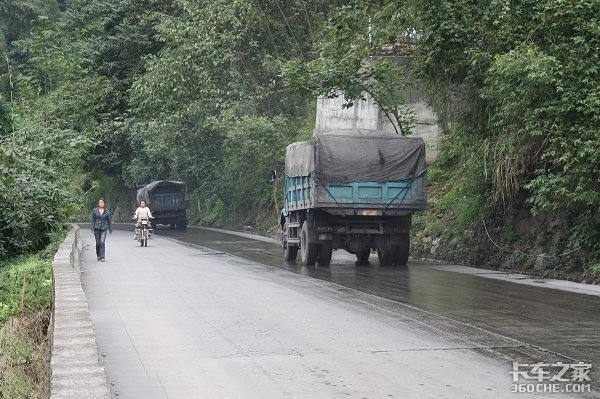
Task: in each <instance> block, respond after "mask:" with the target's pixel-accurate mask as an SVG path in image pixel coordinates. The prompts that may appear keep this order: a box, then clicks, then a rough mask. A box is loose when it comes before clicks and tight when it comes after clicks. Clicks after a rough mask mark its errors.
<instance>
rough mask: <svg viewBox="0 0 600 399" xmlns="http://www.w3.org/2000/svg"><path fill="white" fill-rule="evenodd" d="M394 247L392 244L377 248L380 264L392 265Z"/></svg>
mask: <svg viewBox="0 0 600 399" xmlns="http://www.w3.org/2000/svg"><path fill="white" fill-rule="evenodd" d="M395 252H396V251H395V250H394V247H392V246H391V245H385V246H381V247H379V248H377V257H378V258H379V264H380V265H381V266H391V265H392V263H393V262H394V255H395Z"/></svg>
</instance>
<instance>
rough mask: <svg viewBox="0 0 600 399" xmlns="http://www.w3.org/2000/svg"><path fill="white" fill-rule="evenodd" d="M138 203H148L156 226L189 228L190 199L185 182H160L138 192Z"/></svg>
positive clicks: (147, 185) (154, 182) (155, 182)
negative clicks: (188, 210) (188, 211)
mask: <svg viewBox="0 0 600 399" xmlns="http://www.w3.org/2000/svg"><path fill="white" fill-rule="evenodd" d="M136 198H137V201H138V203H139V202H140V201H146V204H147V205H148V207H149V208H150V211H151V212H152V216H153V217H154V224H155V225H159V224H164V225H170V226H171V228H177V229H185V228H187V214H186V212H187V207H188V204H189V197H188V193H187V186H186V184H185V183H184V182H180V181H172V180H158V181H153V182H152V183H150V184H146V185H145V186H142V187H140V188H139V189H138V190H137V196H136Z"/></svg>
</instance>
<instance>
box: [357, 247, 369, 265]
mask: <svg viewBox="0 0 600 399" xmlns="http://www.w3.org/2000/svg"><path fill="white" fill-rule="evenodd" d="M369 255H371V250H370V249H361V250H360V251H358V252H357V253H356V262H357V263H358V264H359V265H366V264H367V263H369Z"/></svg>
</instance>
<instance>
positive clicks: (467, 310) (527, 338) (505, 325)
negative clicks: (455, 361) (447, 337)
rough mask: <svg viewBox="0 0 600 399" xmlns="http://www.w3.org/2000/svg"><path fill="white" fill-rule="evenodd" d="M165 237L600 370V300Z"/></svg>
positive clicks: (211, 239)
mask: <svg viewBox="0 0 600 399" xmlns="http://www.w3.org/2000/svg"><path fill="white" fill-rule="evenodd" d="M160 234H162V235H164V236H166V237H171V238H176V239H178V240H181V241H184V242H188V243H193V244H197V245H201V246H205V247H209V248H213V249H217V250H220V251H223V252H227V253H231V254H234V255H237V256H240V257H242V258H245V259H250V260H253V261H256V262H259V263H262V264H266V265H271V266H276V267H280V268H282V269H285V270H289V271H293V272H295V273H300V274H304V275H307V276H310V277H314V278H318V279H321V280H325V281H330V282H334V283H336V284H340V285H343V286H345V287H348V288H353V289H356V290H358V291H361V292H365V293H368V294H372V295H376V296H378V297H382V298H386V299H390V300H393V301H398V302H401V303H406V304H410V305H414V306H415V307H418V308H419V309H423V310H427V311H430V312H433V313H435V314H438V315H443V316H446V317H449V318H452V319H454V320H458V321H461V322H464V323H468V324H471V325H474V326H478V327H481V328H484V329H486V330H489V331H492V332H495V333H498V334H501V335H504V336H507V337H511V338H514V339H517V340H519V341H523V342H524V343H528V344H531V345H536V346H539V347H542V348H545V349H547V350H550V351H553V352H556V353H559V354H562V355H564V356H565V357H569V358H572V359H576V360H581V361H588V362H593V363H594V364H598V365H599V366H600V296H589V295H581V294H575V293H571V292H565V291H561V290H555V289H547V288H545V287H543V286H540V287H531V286H526V285H519V284H514V283H512V282H506V281H498V280H492V279H488V278H484V277H482V276H478V275H469V274H460V273H454V272H451V271H445V270H440V269H443V268H444V266H450V265H439V264H431V263H427V262H419V261H413V260H411V261H409V265H408V266H407V267H380V266H379V262H378V261H377V255H376V254H372V255H371V258H370V264H369V265H368V266H364V265H356V264H355V262H354V261H355V260H356V258H355V257H354V256H353V255H351V254H348V253H347V252H345V251H341V250H340V251H335V252H334V256H333V260H332V263H331V266H329V267H318V266H312V267H310V266H302V265H301V263H300V261H299V260H298V261H297V262H285V261H283V257H282V252H281V250H280V249H279V247H278V246H277V244H274V243H271V242H265V241H257V240H253V239H250V238H245V237H240V236H236V235H231V234H228V233H219V232H217V231H214V230H212V229H211V230H207V229H198V228H190V229H189V230H188V231H185V232H181V231H174V230H165V231H160ZM298 257H299V255H298ZM481 272H482V273H485V272H486V271H484V270H481Z"/></svg>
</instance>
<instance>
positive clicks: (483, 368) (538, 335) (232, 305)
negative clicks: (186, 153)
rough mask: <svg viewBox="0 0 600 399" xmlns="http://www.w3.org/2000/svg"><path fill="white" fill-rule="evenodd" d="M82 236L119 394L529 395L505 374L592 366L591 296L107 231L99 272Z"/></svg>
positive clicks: (211, 238)
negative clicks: (516, 366)
mask: <svg viewBox="0 0 600 399" xmlns="http://www.w3.org/2000/svg"><path fill="white" fill-rule="evenodd" d="M82 231H83V232H84V233H83V234H82V236H83V239H84V243H85V244H86V247H85V251H84V256H83V265H82V268H83V270H84V277H83V281H84V289H85V292H86V295H87V297H88V301H89V305H90V312H91V317H92V322H93V324H94V329H95V331H96V333H97V342H98V347H99V352H100V353H102V359H101V362H102V363H103V364H104V365H105V367H106V370H107V374H108V376H109V380H110V382H111V385H112V387H111V389H112V392H113V396H114V397H120V398H288V397H289V398H308V397H310V398H337V397H339V398H342V397H344V398H346V397H349V398H394V397H395V398H511V397H515V398H525V397H530V396H529V395H528V394H523V393H520V394H511V392H510V390H511V376H510V375H509V371H510V370H511V367H512V362H514V361H518V362H521V363H537V362H547V363H556V362H559V361H563V362H565V363H573V362H576V361H579V360H582V361H592V362H595V360H596V359H597V353H598V342H596V341H597V338H598V312H599V310H598V309H600V307H598V306H597V305H598V301H599V298H598V297H595V296H591V295H578V294H574V293H568V292H562V291H558V290H549V289H544V288H535V287H528V286H523V285H518V284H514V283H510V282H505V281H499V280H494V279H486V278H482V277H480V276H476V275H467V274H463V273H452V272H448V271H444V270H439V269H436V268H435V267H430V266H426V265H419V264H411V265H409V267H407V268H379V267H378V266H376V265H371V266H366V267H365V266H360V267H359V266H355V265H354V264H353V263H352V262H351V261H350V260H349V257H347V256H344V255H342V254H336V255H335V257H334V263H333V265H332V266H331V267H330V268H325V269H324V268H318V267H313V268H303V267H301V266H299V265H297V264H284V263H282V262H281V261H279V260H276V259H277V257H278V256H280V253H279V251H278V250H277V248H276V246H275V245H273V244H272V243H268V242H260V241H254V240H250V239H246V238H243V237H236V236H231V235H225V234H219V233H214V232H207V231H203V230H197V229H188V231H187V232H185V233H182V232H166V233H167V236H164V235H163V236H156V237H155V238H154V239H153V240H152V241H151V242H150V243H149V246H148V247H147V248H141V247H139V246H138V245H137V243H136V242H135V241H134V240H133V239H132V238H131V234H130V233H129V232H125V231H115V233H114V234H112V235H111V236H110V237H109V238H108V240H107V261H106V262H104V263H100V262H96V260H95V254H94V253H93V245H92V244H93V237H91V235H86V234H85V230H82ZM175 238H176V239H175ZM184 240H185V241H188V242H187V243H186V242H184ZM226 252H235V253H237V255H243V257H242V256H232V255H229V254H228V253H226ZM374 263H376V261H375V262H374ZM315 277H316V278H315ZM327 280H329V281H327ZM538 290H539V291H538ZM511 304H512V305H511ZM573 309H579V310H580V311H579V312H576V311H574V310H573ZM580 313H581V314H587V317H583V318H582V319H579V317H580ZM515 315H516V316H515ZM555 326H559V327H560V328H561V329H560V330H559V331H554V330H552V329H553V328H554V327H555ZM519 331H520V332H521V333H518V332H519ZM544 336H547V337H548V338H547V340H546V341H544V340H543V339H542V337H544ZM558 336H562V340H558V339H557V337H558ZM572 340H575V341H576V343H575V344H571V343H570V342H571V341H572ZM544 342H545V344H543V345H542V344H540V343H544ZM546 344H547V345H546ZM586 347H587V348H586ZM593 376H594V377H595V374H594V375H593ZM547 395H548V394H545V395H544V394H540V395H537V396H535V395H534V397H547ZM552 397H556V398H559V397H576V398H584V397H585V398H588V397H595V393H591V394H571V396H569V395H560V394H552Z"/></svg>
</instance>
